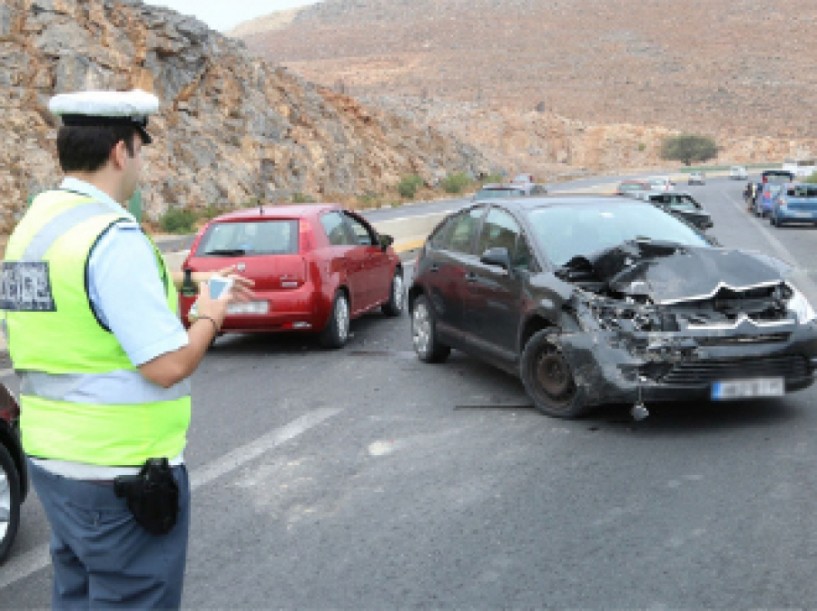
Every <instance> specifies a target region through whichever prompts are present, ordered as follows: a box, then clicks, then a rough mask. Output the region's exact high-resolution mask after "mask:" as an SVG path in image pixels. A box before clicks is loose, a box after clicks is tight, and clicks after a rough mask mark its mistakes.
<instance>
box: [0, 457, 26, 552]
mask: <svg viewBox="0 0 817 611" xmlns="http://www.w3.org/2000/svg"><path fill="white" fill-rule="evenodd" d="M21 502H22V500H21V498H20V475H19V474H18V473H17V466H16V465H15V464H14V460H12V458H11V455H10V454H9V453H8V450H6V448H5V446H3V445H0V563H2V562H3V561H4V560H5V559H6V557H7V556H8V554H9V551H10V550H11V545H12V543H13V542H14V537H15V535H16V534H17V528H18V526H19V525H20V503H21Z"/></svg>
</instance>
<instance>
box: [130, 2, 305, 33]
mask: <svg viewBox="0 0 817 611" xmlns="http://www.w3.org/2000/svg"><path fill="white" fill-rule="evenodd" d="M317 1H318V0H143V2H144V3H145V4H153V5H156V6H166V7H168V8H172V9H173V10H174V11H177V12H179V13H182V14H184V15H193V16H194V17H196V18H197V19H199V20H200V21H203V22H204V23H206V24H207V25H208V26H210V27H211V28H212V29H214V30H218V31H219V32H226V31H227V30H230V29H232V28H234V27H235V26H237V25H238V24H239V23H242V22H243V21H247V20H248V19H254V18H256V17H260V16H261V15H269V14H270V13H274V12H276V11H282V10H285V9H289V8H295V7H298V6H306V5H308V4H314V3H315V2H317Z"/></svg>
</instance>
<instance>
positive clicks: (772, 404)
mask: <svg viewBox="0 0 817 611" xmlns="http://www.w3.org/2000/svg"><path fill="white" fill-rule="evenodd" d="M631 408H632V405H621V404H619V405H604V406H600V407H599V408H597V409H595V410H593V411H592V412H591V413H589V414H588V415H587V416H586V417H585V418H583V419H582V420H581V421H582V422H583V423H584V424H586V425H587V426H588V427H589V428H593V427H595V430H602V429H604V430H620V431H626V432H628V433H638V434H640V435H645V436H649V437H653V436H656V435H672V436H676V437H677V436H678V435H683V434H694V435H700V434H706V433H720V432H723V430H726V429H740V428H751V427H766V428H768V427H774V426H783V425H787V424H790V423H791V422H792V421H796V420H798V419H800V418H801V417H802V416H803V414H802V407H801V406H798V405H797V404H796V403H795V402H794V401H793V400H792V399H790V398H780V399H766V400H754V401H729V402H722V403H717V402H710V401H696V402H681V401H678V402H667V403H655V404H648V405H647V409H648V411H649V415H648V416H647V417H646V418H644V419H643V420H636V419H635V418H633V416H632V415H631V414H630V410H631Z"/></svg>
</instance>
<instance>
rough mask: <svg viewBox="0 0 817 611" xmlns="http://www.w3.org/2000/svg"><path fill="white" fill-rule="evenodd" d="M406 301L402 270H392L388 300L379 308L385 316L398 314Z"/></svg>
mask: <svg viewBox="0 0 817 611" xmlns="http://www.w3.org/2000/svg"><path fill="white" fill-rule="evenodd" d="M405 303H406V287H405V285H404V284H403V272H402V271H401V270H399V269H396V270H394V276H393V277H392V279H391V287H390V288H389V300H388V301H387V302H386V303H384V304H383V307H382V308H381V309H382V310H383V313H384V314H385V315H386V316H400V314H402V313H403V308H404V307H405Z"/></svg>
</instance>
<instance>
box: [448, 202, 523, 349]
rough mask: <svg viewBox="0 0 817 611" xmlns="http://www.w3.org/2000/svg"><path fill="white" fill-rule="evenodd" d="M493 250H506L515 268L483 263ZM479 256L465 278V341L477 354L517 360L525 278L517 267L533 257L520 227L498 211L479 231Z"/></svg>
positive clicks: (512, 219) (513, 219)
mask: <svg viewBox="0 0 817 611" xmlns="http://www.w3.org/2000/svg"><path fill="white" fill-rule="evenodd" d="M492 248H504V249H505V250H506V252H507V254H508V257H509V261H511V264H512V266H511V267H510V268H509V269H504V268H502V267H500V266H498V265H491V264H487V263H485V262H483V261H481V260H480V257H481V256H482V254H483V253H485V252H486V251H487V250H488V249H492ZM476 252H477V257H474V258H473V259H472V260H471V261H469V262H468V264H467V269H466V274H465V283H466V284H465V288H466V290H465V293H464V316H463V329H464V331H465V334H466V338H465V339H466V341H467V342H468V344H469V345H473V346H474V348H475V349H477V350H481V351H488V352H490V353H492V355H493V356H494V357H498V358H500V359H503V360H514V359H515V358H516V340H517V334H518V329H519V322H520V320H521V317H522V305H521V299H522V293H523V278H524V274H523V273H522V272H521V270H519V269H516V267H514V264H518V262H519V261H520V260H527V261H529V260H530V254H529V248H528V246H527V241H526V240H525V238H524V236H523V234H522V230H521V227H520V225H519V223H518V222H517V221H516V219H515V218H514V217H513V216H512V215H511V214H510V213H509V212H508V211H506V210H503V209H501V208H498V207H492V208H491V209H490V210H488V213H487V214H486V215H485V219H484V220H483V222H482V225H481V227H480V232H479V236H478V238H477V248H476ZM526 252H527V254H526Z"/></svg>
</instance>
